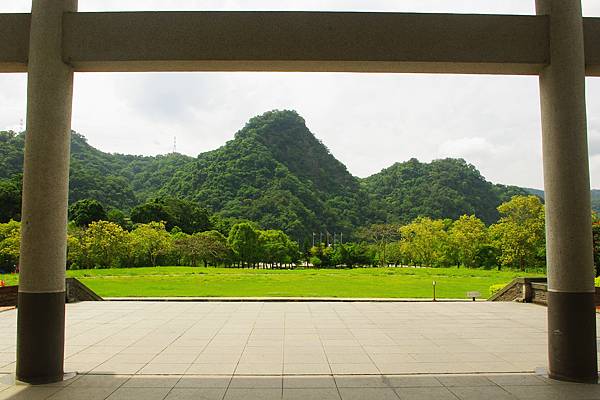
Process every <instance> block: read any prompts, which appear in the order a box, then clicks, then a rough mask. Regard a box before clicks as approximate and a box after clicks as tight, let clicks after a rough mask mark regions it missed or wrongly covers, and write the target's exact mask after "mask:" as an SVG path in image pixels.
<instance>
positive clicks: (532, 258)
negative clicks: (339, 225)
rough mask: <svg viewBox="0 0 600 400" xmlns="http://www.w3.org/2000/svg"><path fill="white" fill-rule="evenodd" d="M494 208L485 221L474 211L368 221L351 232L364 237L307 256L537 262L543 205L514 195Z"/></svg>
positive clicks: (434, 263)
mask: <svg viewBox="0 0 600 400" xmlns="http://www.w3.org/2000/svg"><path fill="white" fill-rule="evenodd" d="M498 212H499V213H500V215H501V217H500V219H499V220H498V221H497V222H496V223H495V224H493V225H491V226H489V227H487V226H486V225H485V223H484V222H483V221H481V220H480V219H479V218H477V217H476V216H474V215H463V216H461V217H460V218H458V219H456V220H454V221H453V220H451V219H431V218H429V217H418V218H416V219H414V220H413V221H412V222H411V223H409V224H406V225H394V224H377V225H371V226H369V227H367V228H363V229H361V230H360V231H359V232H358V233H357V236H358V237H361V238H363V240H364V243H359V244H357V243H351V244H346V245H338V246H334V247H331V248H330V247H324V246H322V245H318V246H315V247H313V248H312V249H311V250H310V254H308V255H307V258H309V260H310V262H311V263H312V264H313V265H320V266H335V265H348V266H352V265H356V264H363V265H382V266H387V265H415V266H424V267H448V266H464V267H468V268H473V267H487V268H492V267H498V268H499V267H500V266H506V267H513V268H520V269H521V270H524V269H525V268H526V267H533V268H543V267H544V266H545V234H544V206H543V204H542V203H541V201H540V199H539V198H538V197H537V196H515V197H513V198H512V199H511V200H510V201H508V202H506V203H503V204H502V205H500V206H499V207H498ZM365 243H369V244H368V245H366V244H365Z"/></svg>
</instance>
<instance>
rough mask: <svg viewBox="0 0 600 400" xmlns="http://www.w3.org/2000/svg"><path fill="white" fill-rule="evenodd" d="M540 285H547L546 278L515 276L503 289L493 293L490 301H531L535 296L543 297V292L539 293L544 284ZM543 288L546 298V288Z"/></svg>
mask: <svg viewBox="0 0 600 400" xmlns="http://www.w3.org/2000/svg"><path fill="white" fill-rule="evenodd" d="M540 285H542V286H544V287H545V286H546V278H515V279H513V280H512V281H511V282H510V283H509V284H508V285H506V286H504V288H503V289H501V290H500V291H498V292H496V293H495V294H494V295H492V297H490V298H489V299H488V301H520V302H523V303H529V302H532V300H533V299H534V298H537V299H541V298H542V294H541V293H538V292H539V290H542V286H540ZM534 286H535V288H534ZM543 290H544V295H543V297H544V298H545V289H543ZM536 296H537V297H536ZM535 302H537V301H535Z"/></svg>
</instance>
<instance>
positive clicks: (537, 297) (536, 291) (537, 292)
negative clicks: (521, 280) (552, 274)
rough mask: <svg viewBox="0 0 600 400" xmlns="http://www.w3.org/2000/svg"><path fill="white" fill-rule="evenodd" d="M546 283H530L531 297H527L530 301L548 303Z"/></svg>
mask: <svg viewBox="0 0 600 400" xmlns="http://www.w3.org/2000/svg"><path fill="white" fill-rule="evenodd" d="M547 293H548V284H547V283H536V282H532V283H531V297H530V299H529V301H530V302H532V303H536V304H542V305H544V306H545V305H547V304H548V298H547V295H546V294H547Z"/></svg>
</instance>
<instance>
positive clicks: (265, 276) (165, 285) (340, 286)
mask: <svg viewBox="0 0 600 400" xmlns="http://www.w3.org/2000/svg"><path fill="white" fill-rule="evenodd" d="M67 275H68V276H71V277H76V278H78V279H80V280H81V281H82V282H83V283H85V284H86V285H88V286H89V287H90V288H91V289H92V290H94V291H95V292H96V293H98V294H99V295H101V296H105V297H130V296H139V297H146V296H149V297H151V296H154V297H160V296H211V297H227V296H248V297H263V296H269V297H277V296H303V297H308V296H315V297H319V296H323V297H388V298H389V297H399V298H402V297H404V298H408V297H418V298H431V294H432V285H431V283H432V281H434V280H435V281H436V283H437V286H436V292H437V297H438V298H465V293H466V292H467V291H479V292H481V294H482V296H483V297H488V296H489V287H490V286H491V285H493V284H498V283H507V282H509V281H510V280H511V279H513V278H514V277H517V276H522V275H523V273H522V272H518V271H495V270H479V269H464V268H460V269H459V268H355V269H337V270H333V269H295V270H258V269H256V270H255V269H237V268H191V267H154V268H153V267H149V268H122V269H95V270H76V271H67ZM527 275H528V276H531V275H532V274H531V273H528V274H527ZM4 279H5V280H6V281H7V284H16V283H17V280H18V277H17V276H16V275H14V274H13V275H4Z"/></svg>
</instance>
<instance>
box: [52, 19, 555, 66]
mask: <svg viewBox="0 0 600 400" xmlns="http://www.w3.org/2000/svg"><path fill="white" fill-rule="evenodd" d="M547 43H548V21H547V19H546V18H545V17H534V16H500V15H451V14H398V13H323V12H127V13H77V14H70V15H67V16H65V42H64V53H63V54H64V57H65V60H66V61H67V62H69V63H71V64H72V65H73V66H74V68H75V69H76V70H77V71H172V70H182V71H215V70H218V71H344V72H348V71H351V72H448V73H494V74H537V73H538V72H539V70H540V69H541V67H542V66H543V65H545V64H546V63H547V62H548V60H549V55H548V46H547Z"/></svg>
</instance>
